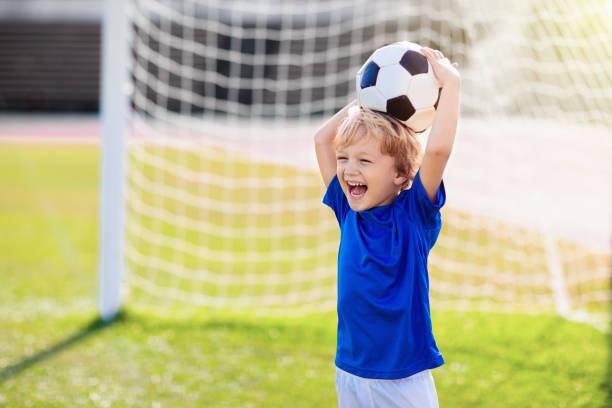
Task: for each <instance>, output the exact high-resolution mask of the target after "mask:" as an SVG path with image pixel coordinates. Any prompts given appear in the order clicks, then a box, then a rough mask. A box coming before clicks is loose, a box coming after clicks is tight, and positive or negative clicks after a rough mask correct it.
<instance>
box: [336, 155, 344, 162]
mask: <svg viewBox="0 0 612 408" xmlns="http://www.w3.org/2000/svg"><path fill="white" fill-rule="evenodd" d="M336 160H339V161H342V160H346V157H344V156H338V157H336Z"/></svg>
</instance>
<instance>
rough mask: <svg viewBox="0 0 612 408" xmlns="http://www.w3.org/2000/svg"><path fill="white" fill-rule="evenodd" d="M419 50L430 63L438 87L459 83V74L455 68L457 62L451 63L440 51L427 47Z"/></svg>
mask: <svg viewBox="0 0 612 408" xmlns="http://www.w3.org/2000/svg"><path fill="white" fill-rule="evenodd" d="M421 52H422V53H423V55H425V57H426V58H427V60H428V61H429V63H430V64H431V67H432V68H433V71H434V74H435V76H436V79H437V80H438V85H439V86H440V88H444V87H445V86H446V85H457V86H458V85H459V83H460V82H461V76H460V75H459V71H458V70H457V67H458V66H459V64H457V63H456V62H453V63H452V64H451V62H450V61H449V60H448V58H446V57H445V56H444V55H443V54H442V53H441V52H440V51H438V50H433V49H431V48H429V47H423V48H421Z"/></svg>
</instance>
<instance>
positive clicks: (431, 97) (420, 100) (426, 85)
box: [408, 74, 438, 109]
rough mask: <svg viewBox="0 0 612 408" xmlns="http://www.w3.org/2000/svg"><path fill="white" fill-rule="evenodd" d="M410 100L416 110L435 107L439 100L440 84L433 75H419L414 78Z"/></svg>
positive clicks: (409, 93) (410, 89)
mask: <svg viewBox="0 0 612 408" xmlns="http://www.w3.org/2000/svg"><path fill="white" fill-rule="evenodd" d="M408 98H410V102H412V105H413V106H414V107H415V109H422V108H428V107H431V106H433V105H434V104H435V103H436V100H437V99H438V84H437V83H436V80H435V78H434V77H433V75H432V74H419V75H415V76H413V77H412V79H411V81H410V88H409V89H408Z"/></svg>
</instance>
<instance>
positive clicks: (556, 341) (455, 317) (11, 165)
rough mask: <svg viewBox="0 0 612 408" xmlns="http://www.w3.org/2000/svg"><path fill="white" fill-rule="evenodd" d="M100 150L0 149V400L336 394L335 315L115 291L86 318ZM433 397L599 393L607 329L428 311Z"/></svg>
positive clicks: (291, 401) (199, 403) (497, 400)
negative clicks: (109, 306)
mask: <svg viewBox="0 0 612 408" xmlns="http://www.w3.org/2000/svg"><path fill="white" fill-rule="evenodd" d="M98 156H99V151H98V148H96V147H92V146H86V147H84V146H77V147H75V146H71V147H67V146H61V147H50V146H19V145H3V146H1V148H0V282H1V284H0V406H6V407H11V408H12V407H29V406H44V407H66V406H71V407H72V406H87V407H90V406H93V407H161V406H163V407H174V406H178V407H249V406H253V407H288V406H290V407H330V406H335V404H336V396H335V389H334V384H333V356H334V347H335V325H336V317H335V315H334V314H333V313H328V314H320V315H312V316H308V317H302V318H291V319H279V318H259V319H256V318H252V317H244V316H241V317H240V316H236V315H235V314H231V313H222V312H215V311H211V310H207V309H200V310H197V311H194V310H193V309H188V308H185V307H181V306H176V307H175V308H173V309H165V310H163V311H161V312H160V310H159V309H158V308H157V309H156V308H151V307H146V306H145V305H141V304H139V303H137V302H132V303H129V304H128V307H127V309H126V311H125V313H124V314H123V315H122V316H121V318H120V319H118V320H117V321H116V322H115V323H113V324H112V325H108V326H105V325H102V324H101V323H100V322H98V321H97V320H96V312H95V307H96V299H95V296H96V268H97V257H96V251H97V233H98V228H97V211H98V201H97V200H98V196H97V189H98V185H97V184H98V174H99V171H98V162H99V161H98ZM433 325H434V330H435V334H436V339H437V342H438V346H439V347H440V349H441V351H442V352H443V354H444V357H445V359H446V364H445V365H444V366H442V367H440V368H438V369H435V370H434V378H435V380H436V386H437V390H438V395H439V399H440V406H442V407H606V406H612V391H611V389H610V387H611V384H612V377H611V376H610V357H609V355H608V354H609V349H610V346H611V345H612V340H611V338H610V335H608V334H604V333H601V332H599V331H597V330H595V329H594V328H592V327H590V326H587V325H583V324H578V323H573V322H568V321H566V320H563V319H561V318H559V317H556V316H552V315H521V314H497V313H477V312H469V313H468V312H465V313H460V312H450V311H447V312H436V313H434V315H433Z"/></svg>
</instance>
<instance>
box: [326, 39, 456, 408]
mask: <svg viewBox="0 0 612 408" xmlns="http://www.w3.org/2000/svg"><path fill="white" fill-rule="evenodd" d="M421 51H422V52H423V54H424V55H425V56H426V57H427V59H428V60H429V62H430V64H431V66H432V67H433V70H434V73H435V76H436V78H437V80H438V83H439V86H440V87H441V88H442V90H441V94H440V100H439V102H438V108H437V113H436V116H435V118H434V121H433V124H432V128H431V131H430V134H429V140H428V143H427V146H426V148H425V152H424V155H423V158H422V161H421V162H420V167H419V161H420V158H421V148H420V144H419V142H418V141H417V140H416V138H415V135H414V132H413V131H412V130H411V129H409V128H408V127H407V126H406V125H405V124H404V123H402V122H401V121H399V120H396V119H394V118H392V117H390V116H388V115H386V114H384V113H380V112H375V111H372V110H369V109H365V108H362V107H358V106H352V105H353V104H349V105H347V106H346V107H345V108H343V109H342V110H341V111H340V112H338V113H337V114H336V115H334V117H332V118H331V119H329V120H328V121H327V123H325V124H324V125H323V126H322V127H321V128H320V129H319V130H318V131H317V133H316V135H315V148H316V153H317V160H318V163H319V169H320V171H321V176H322V177H323V181H324V182H325V185H326V186H327V192H326V193H325V197H324V199H323V202H324V203H325V204H327V205H328V206H330V207H331V208H332V209H333V210H334V213H335V215H336V218H337V219H338V223H339V224H340V230H341V238H340V248H339V251H338V338H337V350H336V360H335V364H336V389H337V392H338V404H339V406H340V408H344V407H372V408H374V407H376V408H380V407H418V408H424V407H437V406H438V397H437V394H436V389H435V385H434V382H433V377H432V375H431V372H430V369H432V368H435V367H438V366H440V365H442V364H443V363H444V360H443V358H442V355H441V354H440V352H439V351H438V348H437V346H436V342H435V340H434V337H433V332H432V328H431V318H430V313H429V277H428V272H427V256H428V254H429V251H430V249H431V248H432V247H433V245H434V243H435V241H436V239H437V237H438V234H439V232H440V228H441V225H442V224H441V218H440V208H441V207H442V206H443V205H444V202H445V199H446V197H445V191H444V184H443V183H442V174H443V172H444V168H445V166H446V163H447V161H448V158H449V156H450V153H451V150H452V146H453V141H454V138H455V131H456V127H457V118H458V111H459V89H460V83H461V80H460V76H459V72H458V71H457V64H456V63H454V64H451V63H450V62H449V60H448V59H446V58H444V56H443V55H442V53H441V52H440V51H437V50H432V49H430V48H423V49H422V50H421ZM408 186H410V188H409V189H407V190H406V188H407V187H408Z"/></svg>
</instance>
